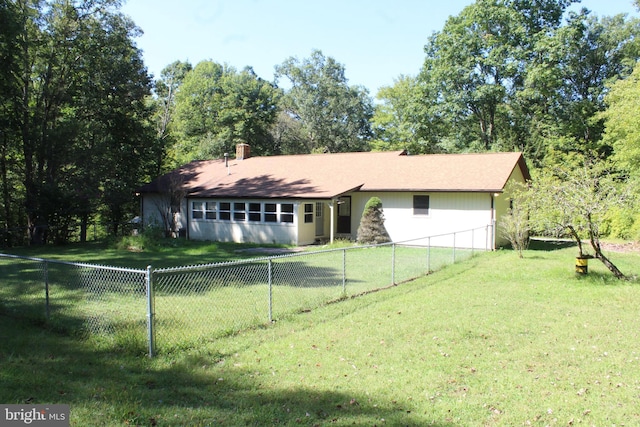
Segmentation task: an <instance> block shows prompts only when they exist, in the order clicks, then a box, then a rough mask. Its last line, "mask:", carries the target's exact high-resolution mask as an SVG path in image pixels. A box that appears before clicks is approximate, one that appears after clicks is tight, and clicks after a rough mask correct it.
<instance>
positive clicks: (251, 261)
mask: <svg viewBox="0 0 640 427" xmlns="http://www.w3.org/2000/svg"><path fill="white" fill-rule="evenodd" d="M487 227H488V225H487V226H482V227H477V228H471V229H468V230H462V231H455V232H451V233H443V234H438V235H433V236H425V237H417V238H415V239H410V240H403V241H399V242H388V243H379V244H369V245H358V246H349V247H344V248H334V249H321V250H317V251H306V252H292V253H287V254H280V255H271V256H264V257H256V258H248V259H243V260H236V261H224V262H212V263H206V264H195V265H187V266H180V267H167V268H156V269H154V270H153V272H154V273H159V274H170V273H181V272H196V271H201V270H207V269H211V268H221V267H230V266H237V265H244V264H255V263H259V262H269V261H270V260H274V259H283V258H294V257H300V256H310V255H318V254H324V253H330V252H342V251H354V250H358V249H365V248H373V247H383V246H392V245H408V244H410V243H412V242H417V241H424V240H428V239H431V238H436V237H443V236H449V235H455V234H461V233H468V232H471V231H476V230H486V228H487ZM415 246H420V245H415ZM423 246H424V245H423Z"/></svg>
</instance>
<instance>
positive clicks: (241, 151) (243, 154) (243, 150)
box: [236, 144, 251, 160]
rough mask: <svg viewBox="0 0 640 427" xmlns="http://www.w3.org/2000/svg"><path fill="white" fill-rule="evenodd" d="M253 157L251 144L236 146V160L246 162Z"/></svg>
mask: <svg viewBox="0 0 640 427" xmlns="http://www.w3.org/2000/svg"><path fill="white" fill-rule="evenodd" d="M249 157H251V146H250V145H249V144H238V145H236V160H244V159H248V158H249Z"/></svg>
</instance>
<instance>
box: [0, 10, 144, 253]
mask: <svg viewBox="0 0 640 427" xmlns="http://www.w3.org/2000/svg"><path fill="white" fill-rule="evenodd" d="M6 6H8V7H6ZM117 8H118V3H117V2H113V1H111V0H98V1H93V2H58V1H42V2H26V1H24V2H2V3H1V4H0V15H1V16H0V20H2V23H3V25H0V34H2V35H1V36H0V37H1V38H4V37H5V36H7V35H8V34H12V36H13V42H11V43H4V42H1V40H0V50H2V51H1V52H0V56H1V57H2V58H3V59H2V64H3V65H2V67H0V73H5V72H8V73H9V75H6V74H3V75H2V76H0V81H2V84H0V91H1V92H2V93H1V94H0V98H1V99H2V101H0V102H1V104H2V105H1V106H0V111H1V113H0V126H1V128H2V132H0V134H1V135H2V136H1V139H2V141H1V142H0V143H1V144H2V150H0V163H1V165H2V167H1V168H0V170H3V174H2V177H1V179H2V186H3V189H4V190H5V191H4V195H5V196H4V197H3V200H2V202H3V204H4V209H3V210H2V211H0V218H2V219H0V221H1V222H6V223H9V224H12V225H14V226H17V225H18V224H16V223H14V216H15V213H22V214H23V218H26V224H25V223H24V222H23V221H24V220H21V221H20V222H21V224H20V226H21V228H23V229H25V228H28V230H29V237H30V241H31V242H32V243H43V242H47V241H56V242H60V243H64V242H66V241H67V240H68V238H69V235H70V230H71V229H72V228H73V227H75V224H76V223H77V222H80V223H81V224H82V225H83V227H82V230H86V225H87V223H88V221H89V220H90V219H91V218H92V217H95V216H96V215H98V214H99V213H100V214H101V215H102V217H103V218H105V219H107V220H109V221H111V222H116V223H117V222H122V221H123V220H124V219H125V218H126V217H128V216H132V213H133V212H134V211H135V209H137V207H138V206H137V204H135V203H134V198H133V190H134V188H135V187H136V186H137V185H139V184H140V182H141V181H142V180H144V179H145V178H147V177H148V175H146V171H147V170H148V168H147V164H146V162H147V159H148V157H147V154H148V150H149V148H150V146H151V145H152V137H151V132H150V127H149V126H148V122H147V119H148V118H149V113H150V112H149V110H148V108H147V103H146V100H147V97H148V95H149V94H150V79H149V76H148V75H147V73H146V69H145V67H144V64H143V63H142V54H141V52H140V50H138V49H137V48H136V46H135V43H134V42H133V41H132V39H133V38H134V37H136V36H137V35H138V29H137V28H136V27H135V25H134V24H133V22H131V21H130V20H129V19H128V18H126V17H125V16H123V15H122V14H120V13H119V12H118V10H117ZM5 13H8V14H9V16H8V17H7V16H5V15H4V14H5ZM4 24H7V25H6V26H5V25H4ZM9 32H11V33H9ZM18 46H19V47H20V49H19V50H18V49H14V48H15V47H18ZM16 183H19V185H15V187H14V188H13V189H12V191H11V193H12V194H11V195H10V196H9V195H7V191H6V190H7V189H8V188H9V187H8V186H9V185H12V184H16ZM85 237H86V236H84V234H83V236H82V237H81V239H84V238H85Z"/></svg>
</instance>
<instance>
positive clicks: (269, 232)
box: [189, 199, 313, 245]
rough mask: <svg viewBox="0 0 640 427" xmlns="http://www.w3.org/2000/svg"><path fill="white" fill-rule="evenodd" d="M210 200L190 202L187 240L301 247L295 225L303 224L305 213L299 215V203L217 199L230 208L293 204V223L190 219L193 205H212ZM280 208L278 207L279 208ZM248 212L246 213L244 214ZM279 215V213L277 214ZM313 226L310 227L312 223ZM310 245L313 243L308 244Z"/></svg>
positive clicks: (191, 200) (190, 200)
mask: <svg viewBox="0 0 640 427" xmlns="http://www.w3.org/2000/svg"><path fill="white" fill-rule="evenodd" d="M211 201H212V199H189V239H193V240H212V241H219V242H236V243H263V244H287V245H291V244H293V245H295V244H301V243H300V242H299V240H298V225H299V224H300V223H301V221H302V222H303V221H304V213H301V212H300V211H301V209H300V206H302V205H300V204H299V203H298V202H293V201H285V200H244V199H243V200H237V199H236V200H220V201H221V202H228V203H230V204H231V205H233V204H234V202H241V203H245V205H246V206H248V205H249V203H265V202H266V203H276V204H278V205H280V204H282V203H285V204H293V222H290V223H289V222H287V223H283V222H263V221H260V222H256V221H248V220H245V221H237V220H234V219H233V215H232V218H231V219H229V220H221V219H219V218H218V219H211V220H209V219H193V218H192V215H191V207H192V202H205V203H206V202H211ZM278 209H279V208H278ZM247 213H248V211H247ZM218 214H219V212H218ZM278 214H280V212H279V211H278ZM311 225H313V224H311ZM310 243H312V242H310Z"/></svg>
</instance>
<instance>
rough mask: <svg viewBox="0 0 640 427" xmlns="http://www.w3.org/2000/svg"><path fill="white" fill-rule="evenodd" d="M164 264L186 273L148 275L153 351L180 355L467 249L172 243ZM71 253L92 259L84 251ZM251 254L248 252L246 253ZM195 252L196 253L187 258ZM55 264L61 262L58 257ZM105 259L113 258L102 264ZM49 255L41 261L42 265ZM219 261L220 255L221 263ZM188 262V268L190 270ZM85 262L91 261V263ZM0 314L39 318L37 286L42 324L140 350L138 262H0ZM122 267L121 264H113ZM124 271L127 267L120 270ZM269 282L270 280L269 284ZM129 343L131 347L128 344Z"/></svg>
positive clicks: (143, 338)
mask: <svg viewBox="0 0 640 427" xmlns="http://www.w3.org/2000/svg"><path fill="white" fill-rule="evenodd" d="M178 243H179V244H184V245H185V246H184V247H180V248H175V250H174V251H172V252H171V253H170V254H168V255H169V256H168V258H169V259H170V260H171V261H168V260H167V259H164V258H163V255H167V253H166V252H164V251H150V253H148V256H153V257H154V258H155V260H154V261H155V262H157V264H159V265H166V264H168V263H169V262H175V260H176V259H183V257H184V255H182V256H181V255H180V253H179V252H180V251H182V252H186V253H188V254H191V255H192V258H191V261H192V263H191V264H194V265H191V266H190V267H179V268H168V269H167V268H164V269H163V268H160V269H156V270H154V271H155V273H154V275H153V283H154V299H153V304H152V305H153V307H154V317H153V319H154V331H153V337H154V338H155V342H154V347H155V349H156V350H157V351H160V352H162V351H170V350H172V349H176V348H188V347H193V346H194V345H199V344H200V343H202V342H205V341H209V340H215V339H218V338H220V337H221V336H225V335H229V334H232V333H236V332H238V331H241V330H243V329H247V328H250V327H256V326H259V325H264V324H266V323H269V322H270V321H272V320H282V319H284V318H286V317H287V316H290V315H292V314H295V313H299V312H302V311H306V310H310V309H314V308H317V307H319V306H321V305H323V304H326V303H327V302H330V301H336V300H339V299H343V298H348V297H353V296H356V295H360V294H363V293H366V292H371V291H373V290H377V289H381V288H385V287H388V286H391V284H392V283H401V282H403V281H406V280H409V279H414V278H416V277H419V276H421V275H424V274H426V273H427V271H433V270H434V269H439V268H442V267H443V266H444V265H446V264H450V263H452V262H453V260H454V255H455V259H456V260H461V259H464V258H465V257H468V256H470V255H471V251H468V250H467V251H465V250H461V249H458V250H457V251H456V252H455V254H454V252H453V250H452V248H424V247H415V246H414V247H403V246H395V247H394V246H391V245H384V246H380V247H353V245H348V246H344V247H342V248H337V249H326V248H319V247H309V248H306V250H305V251H304V252H302V253H295V254H291V255H288V256H278V257H270V258H265V257H262V258H256V257H257V256H258V255H260V254H263V255H264V253H262V252H254V251H249V252H248V251H246V249H247V247H246V246H244V245H240V246H238V245H236V246H229V245H226V244H222V245H220V248H218V247H217V246H216V244H208V243H201V244H200V245H201V248H200V249H199V250H198V249H197V245H194V244H193V243H191V242H185V241H181V242H178ZM234 247H235V248H236V249H235V250H234V253H237V254H243V255H245V256H247V255H253V257H252V258H250V259H247V260H244V261H242V260H240V261H236V262H231V263H230V262H221V263H214V264H211V263H210V264H205V265H203V264H202V262H200V263H199V264H197V261H198V260H199V261H202V260H203V256H202V255H203V254H214V255H209V256H206V257H205V258H207V259H209V260H210V261H213V259H212V258H213V256H215V254H218V253H220V252H221V251H223V253H224V252H229V251H230V250H232V249H233V248H234ZM84 248H85V249H86V250H87V253H86V254H84V255H82V256H79V254H78V248H75V247H73V248H71V249H72V250H71V251H70V252H71V253H72V254H73V256H76V257H78V258H80V259H83V260H85V261H86V260H94V259H95V258H96V255H95V254H94V252H95V251H92V250H90V249H92V247H91V246H84ZM250 248H251V247H250ZM112 252H113V251H108V250H107V251H106V252H105V253H101V254H100V256H101V259H102V260H103V263H104V264H111V265H117V264H119V263H120V262H119V261H120V260H121V256H120V254H119V253H118V252H117V251H116V252H115V254H116V255H117V256H113V255H114V253H112ZM197 253H199V254H200V256H197V255H195V254H197ZM56 255H57V257H56V259H57V260H65V261H69V260H70V256H69V254H66V253H65V251H63V250H58V252H56ZM109 255H111V256H112V257H113V259H111V260H110V259H109V258H107V257H108V256H109ZM51 258H54V257H49V258H48V259H51ZM222 259H223V261H226V257H222ZM195 264H197V265H195ZM91 265H93V264H91ZM0 267H1V269H0V281H2V282H3V284H4V286H2V287H1V288H0V301H2V302H1V303H0V308H2V311H4V312H5V313H9V314H14V315H19V316H20V317H28V318H31V319H40V320H44V317H45V312H46V310H45V306H46V305H45V292H44V289H45V286H44V284H45V280H44V277H45V276H46V277H47V280H46V282H47V284H48V296H49V301H50V304H49V314H50V316H49V320H48V321H47V324H48V325H49V326H50V327H55V328H56V329H59V330H64V331H66V332H72V333H78V332H81V333H86V334H88V335H89V336H91V337H92V338H94V339H96V341H97V342H99V343H100V346H101V347H105V346H106V347H105V348H108V346H109V345H110V346H112V347H122V346H123V345H126V346H127V347H128V351H134V352H140V353H142V352H145V351H148V345H149V343H148V335H149V334H148V330H147V321H146V320H147V301H146V296H145V287H146V285H145V269H144V268H143V267H144V264H142V267H141V266H138V267H137V268H135V269H133V270H132V271H115V270H111V269H106V268H100V267H98V266H96V267H92V266H86V265H82V266H76V265H69V264H60V263H47V264H46V265H45V264H44V263H42V262H34V261H31V260H23V259H15V258H0ZM121 267H122V266H121ZM129 268H131V267H129ZM269 275H270V277H269ZM134 344H136V345H135V346H134Z"/></svg>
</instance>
